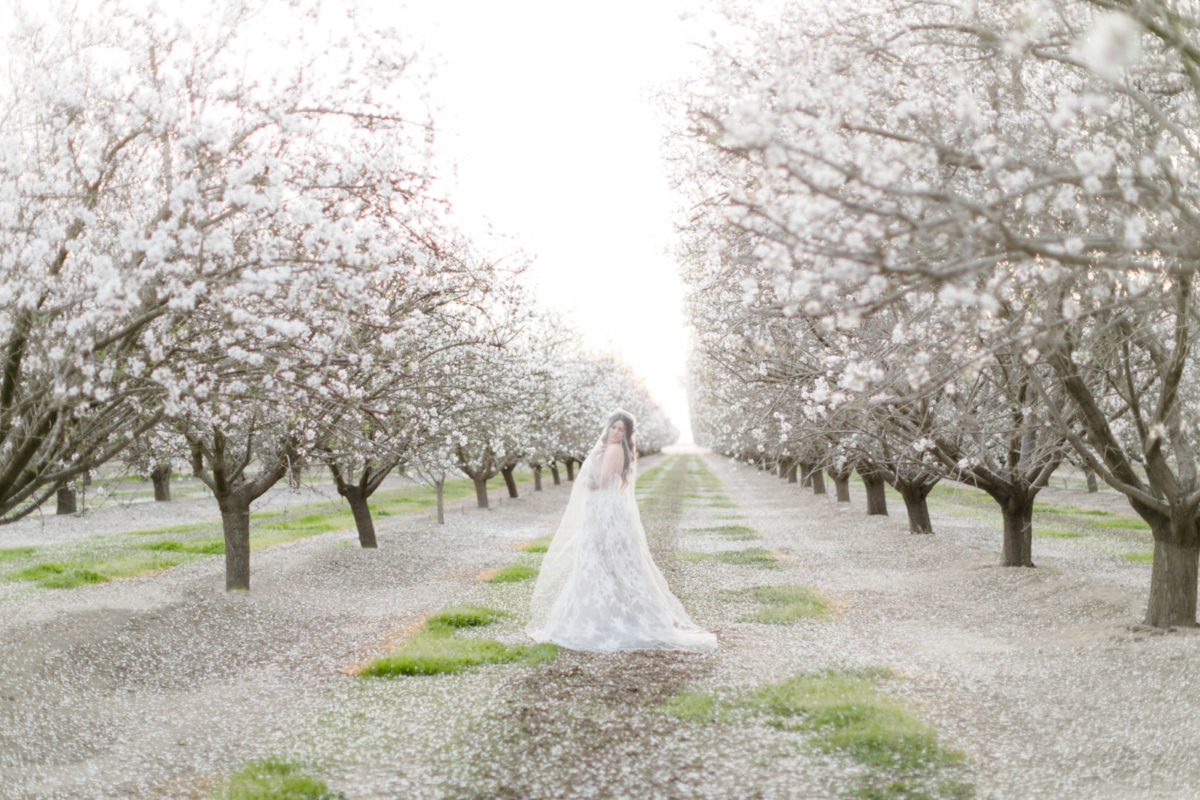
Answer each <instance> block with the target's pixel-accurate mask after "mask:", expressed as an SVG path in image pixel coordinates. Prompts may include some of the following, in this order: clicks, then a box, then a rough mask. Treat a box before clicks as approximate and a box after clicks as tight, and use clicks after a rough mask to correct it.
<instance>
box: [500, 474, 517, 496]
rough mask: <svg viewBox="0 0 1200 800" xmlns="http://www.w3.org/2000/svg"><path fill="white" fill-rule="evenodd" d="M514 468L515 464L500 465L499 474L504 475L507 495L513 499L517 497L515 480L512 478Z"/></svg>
mask: <svg viewBox="0 0 1200 800" xmlns="http://www.w3.org/2000/svg"><path fill="white" fill-rule="evenodd" d="M514 469H516V467H515V466H512V467H501V468H500V474H501V475H503V476H504V485H505V486H507V487H508V496H509V497H511V498H512V499H514V500H515V499H517V482H516V481H515V480H513V470H514Z"/></svg>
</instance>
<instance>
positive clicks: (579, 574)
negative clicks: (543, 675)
mask: <svg viewBox="0 0 1200 800" xmlns="http://www.w3.org/2000/svg"><path fill="white" fill-rule="evenodd" d="M636 453H637V449H636V445H635V443H634V423H633V416H632V415H630V414H629V413H628V412H625V411H617V412H615V413H614V414H613V415H612V416H611V417H609V419H608V424H607V425H606V426H605V427H604V431H603V432H602V433H601V435H600V440H599V441H598V442H597V443H596V446H595V447H594V448H592V452H591V453H590V454H589V455H588V457H587V459H586V460H585V461H584V462H583V466H582V467H580V469H579V475H578V477H577V478H576V479H575V486H574V488H573V489H572V490H571V500H570V502H569V503H568V504H567V510H566V512H565V513H564V514H563V518H562V522H561V523H560V524H559V527H558V532H557V533H555V534H554V540H553V541H552V542H551V543H550V548H549V550H547V552H546V556H545V559H544V560H543V561H542V569H541V572H540V573H539V575H538V582H537V586H536V588H535V589H534V591H533V613H532V619H531V620H530V623H529V625H528V626H527V627H526V628H525V630H526V632H527V633H528V634H529V635H530V636H531V637H533V638H534V639H535V640H537V641H539V642H554V643H555V644H558V645H561V646H563V647H568V648H570V649H572V650H590V651H593V652H598V653H615V652H618V651H621V650H691V651H696V652H708V651H711V650H715V649H716V647H717V638H716V636H714V635H713V634H711V633H708V632H707V631H704V630H701V629H700V628H698V627H696V626H695V625H694V624H692V621H691V619H689V618H688V615H687V612H686V611H684V610H683V605H682V604H681V603H680V602H679V600H678V599H677V598H676V597H675V595H673V594H671V590H670V588H669V587H668V586H667V581H666V579H665V578H663V575H662V573H661V572H660V571H659V569H658V567H657V566H655V564H654V561H653V559H652V558H651V556H650V548H649V547H647V545H646V532H645V530H644V529H643V528H642V521H641V517H640V515H639V514H638V507H637V500H636V498H635V496H634V482H635V478H636V473H637V456H636Z"/></svg>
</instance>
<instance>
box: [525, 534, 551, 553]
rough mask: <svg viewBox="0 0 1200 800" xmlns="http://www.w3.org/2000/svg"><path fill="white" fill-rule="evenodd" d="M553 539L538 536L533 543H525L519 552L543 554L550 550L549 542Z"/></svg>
mask: <svg viewBox="0 0 1200 800" xmlns="http://www.w3.org/2000/svg"><path fill="white" fill-rule="evenodd" d="M553 538H554V537H553V536H539V537H538V538H536V539H534V540H533V541H531V542H527V543H526V544H525V546H523V547H522V548H521V550H522V552H525V553H544V552H546V551H547V550H549V549H550V540H551V539H553Z"/></svg>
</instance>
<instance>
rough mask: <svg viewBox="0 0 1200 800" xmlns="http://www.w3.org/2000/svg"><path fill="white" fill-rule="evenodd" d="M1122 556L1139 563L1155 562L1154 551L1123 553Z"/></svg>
mask: <svg viewBox="0 0 1200 800" xmlns="http://www.w3.org/2000/svg"><path fill="white" fill-rule="evenodd" d="M1121 558H1123V559H1125V560H1126V561H1134V562H1136V563H1138V564H1150V563H1153V562H1154V553H1122V554H1121Z"/></svg>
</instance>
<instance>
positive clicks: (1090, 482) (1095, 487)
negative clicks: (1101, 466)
mask: <svg viewBox="0 0 1200 800" xmlns="http://www.w3.org/2000/svg"><path fill="white" fill-rule="evenodd" d="M1083 476H1084V477H1085V478H1086V479H1087V487H1088V493H1089V494H1095V493H1096V492H1098V491H1100V486H1099V484H1097V483H1096V473H1094V472H1092V471H1091V470H1090V469H1088V470H1084V471H1083Z"/></svg>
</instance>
